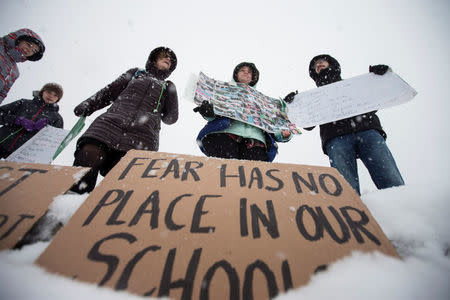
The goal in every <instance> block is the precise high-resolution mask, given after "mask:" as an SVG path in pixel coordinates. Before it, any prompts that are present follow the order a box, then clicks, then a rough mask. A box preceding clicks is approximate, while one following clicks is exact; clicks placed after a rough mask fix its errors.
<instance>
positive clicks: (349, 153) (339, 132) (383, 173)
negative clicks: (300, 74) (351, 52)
mask: <svg viewBox="0 0 450 300" xmlns="http://www.w3.org/2000/svg"><path fill="white" fill-rule="evenodd" d="M388 70H389V67H388V66H386V65H375V66H369V72H372V73H374V74H376V75H380V76H382V75H383V74H385V73H386V72H387V71H388ZM309 75H310V77H311V78H312V79H313V80H314V81H315V83H316V85H317V86H318V87H320V86H324V85H327V84H330V83H333V82H337V81H340V80H342V79H341V66H340V65H339V62H338V61H337V60H336V59H335V58H333V57H331V56H330V55H328V54H322V55H318V56H316V57H314V58H313V59H312V60H311V62H310V64H309ZM295 94H296V92H292V93H290V94H288V95H287V96H286V97H285V99H284V100H285V101H286V102H288V103H290V102H292V101H293V99H294V97H295ZM313 128H314V127H310V128H305V129H307V130H312V129H313ZM320 137H321V140H322V149H323V152H324V153H325V154H326V155H328V157H329V160H330V165H331V166H332V167H334V168H336V169H337V170H338V171H339V172H340V173H341V174H342V175H343V176H344V178H345V179H346V180H347V181H348V182H349V183H350V185H351V186H352V188H353V189H354V190H355V191H356V192H357V193H358V194H360V187H359V176H358V168H357V159H358V158H359V159H361V160H362V162H363V163H364V165H365V166H366V168H367V170H368V171H369V173H370V176H371V178H372V180H373V182H374V183H375V185H376V187H377V188H378V189H385V188H389V187H393V186H400V185H404V181H403V178H402V176H401V174H400V171H399V170H398V168H397V164H396V163H395V160H394V157H393V156H392V154H391V152H390V150H389V148H388V146H387V145H386V142H385V140H386V133H385V132H384V130H383V128H382V127H381V123H380V119H379V118H378V116H377V115H376V111H371V112H367V113H364V114H361V115H357V116H354V117H351V118H346V119H342V120H338V121H335V122H331V123H326V124H322V125H320Z"/></svg>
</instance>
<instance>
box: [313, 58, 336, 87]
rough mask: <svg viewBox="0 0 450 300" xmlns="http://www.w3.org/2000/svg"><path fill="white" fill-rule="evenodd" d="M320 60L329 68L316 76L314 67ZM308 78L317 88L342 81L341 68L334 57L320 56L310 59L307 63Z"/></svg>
mask: <svg viewBox="0 0 450 300" xmlns="http://www.w3.org/2000/svg"><path fill="white" fill-rule="evenodd" d="M320 59H323V60H326V61H327V62H328V64H329V65H330V66H329V67H328V68H327V69H324V70H321V71H320V72H319V74H317V73H316V70H315V68H314V65H315V63H316V62H317V61H318V60H320ZM309 76H310V77H311V78H312V79H313V80H314V81H315V82H316V85H317V86H322V85H326V84H330V83H333V82H336V81H339V80H342V79H341V66H340V65H339V62H338V61H337V60H336V59H335V58H334V57H332V56H330V55H328V54H320V55H317V56H315V57H314V58H313V59H311V62H310V63H309Z"/></svg>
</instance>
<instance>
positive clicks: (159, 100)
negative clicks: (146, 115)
mask: <svg viewBox="0 0 450 300" xmlns="http://www.w3.org/2000/svg"><path fill="white" fill-rule="evenodd" d="M166 85H167V82H165V81H164V82H163V84H162V87H161V93H160V94H159V98H158V105H156V108H155V109H154V110H153V112H154V113H155V112H158V108H159V105H160V104H161V97H162V94H163V92H164V89H165V88H166Z"/></svg>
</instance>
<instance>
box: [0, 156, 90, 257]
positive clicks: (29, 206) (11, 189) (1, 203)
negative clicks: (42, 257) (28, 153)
mask: <svg viewBox="0 0 450 300" xmlns="http://www.w3.org/2000/svg"><path fill="white" fill-rule="evenodd" d="M88 170H89V169H87V168H78V167H62V166H52V165H42V164H29V163H26V164H25V163H15V162H6V161H1V162H0V250H3V249H10V248H13V247H14V246H15V245H16V244H17V243H18V242H19V241H20V239H21V238H22V237H23V236H24V235H25V233H27V232H28V230H30V229H31V227H32V226H33V224H34V223H35V222H37V221H38V220H39V218H40V217H42V216H43V215H44V214H45V212H46V211H47V210H48V206H49V205H50V204H51V203H52V201H53V198H54V197H56V196H58V195H61V194H63V193H64V192H66V191H67V190H68V189H69V188H70V187H71V186H72V185H73V184H74V183H76V182H78V180H79V179H81V177H82V176H83V175H84V174H85V173H86V172H87V171H88Z"/></svg>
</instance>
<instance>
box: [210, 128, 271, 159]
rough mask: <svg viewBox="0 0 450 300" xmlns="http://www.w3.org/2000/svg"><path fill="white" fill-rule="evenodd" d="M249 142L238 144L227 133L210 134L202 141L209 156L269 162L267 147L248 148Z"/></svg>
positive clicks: (243, 140) (244, 141) (245, 140)
mask: <svg viewBox="0 0 450 300" xmlns="http://www.w3.org/2000/svg"><path fill="white" fill-rule="evenodd" d="M247 142H248V139H242V140H241V141H240V142H238V141H236V140H234V139H232V138H231V137H230V136H229V135H227V134H226V133H210V134H208V135H206V136H205V137H204V138H203V140H202V143H203V148H204V149H205V151H206V153H207V154H208V156H213V157H220V158H235V159H245V160H259V161H267V150H266V147H260V146H256V147H251V148H247Z"/></svg>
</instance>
